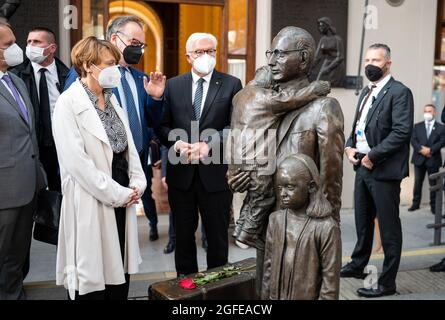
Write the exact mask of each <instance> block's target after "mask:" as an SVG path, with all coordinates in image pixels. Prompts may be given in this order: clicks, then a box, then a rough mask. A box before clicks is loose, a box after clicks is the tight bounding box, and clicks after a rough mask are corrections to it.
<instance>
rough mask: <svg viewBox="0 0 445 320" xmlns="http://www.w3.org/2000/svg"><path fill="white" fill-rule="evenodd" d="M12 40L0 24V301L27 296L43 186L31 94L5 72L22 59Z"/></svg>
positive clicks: (8, 31) (13, 38) (14, 40)
mask: <svg viewBox="0 0 445 320" xmlns="http://www.w3.org/2000/svg"><path fill="white" fill-rule="evenodd" d="M15 42H16V39H15V36H14V33H13V32H12V30H11V27H10V26H9V25H8V24H5V23H2V22H0V150H1V152H0V181H1V188H0V300H13V299H25V298H26V296H25V293H24V291H23V273H22V268H23V265H24V263H25V260H26V256H27V254H28V251H29V247H30V244H31V232H32V221H33V220H32V215H33V213H34V211H35V203H36V201H35V199H36V195H37V193H38V192H39V191H40V190H42V189H43V188H45V186H46V181H45V175H44V171H43V168H42V166H41V164H40V161H39V148H38V145H37V138H36V132H35V126H34V111H33V107H32V103H31V100H30V97H29V94H28V92H27V90H26V86H25V84H24V83H23V81H22V80H21V79H20V78H19V77H17V76H16V75H15V74H13V73H11V72H8V71H7V69H8V67H13V66H16V65H18V64H20V63H21V62H23V51H22V50H21V49H20V48H19V47H18V46H17V44H16V43H15Z"/></svg>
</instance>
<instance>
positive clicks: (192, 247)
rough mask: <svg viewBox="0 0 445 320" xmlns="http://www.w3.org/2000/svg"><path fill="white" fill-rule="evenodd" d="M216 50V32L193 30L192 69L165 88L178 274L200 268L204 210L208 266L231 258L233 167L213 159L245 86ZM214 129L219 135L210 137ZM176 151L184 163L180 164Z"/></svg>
mask: <svg viewBox="0 0 445 320" xmlns="http://www.w3.org/2000/svg"><path fill="white" fill-rule="evenodd" d="M216 48H217V40H216V38H215V37H214V36H213V35H211V34H207V33H195V34H192V35H191V36H190V37H189V39H188V40H187V43H186V56H187V61H188V62H189V63H190V65H191V69H192V70H191V72H188V73H186V74H183V75H180V76H178V77H175V78H173V79H170V80H169V81H168V82H167V86H166V88H165V97H164V117H163V120H162V125H161V127H160V129H159V132H158V136H159V138H160V139H161V141H162V143H163V144H164V145H165V146H168V147H169V148H170V151H169V161H168V164H167V177H166V178H167V184H168V198H169V202H170V207H171V209H172V213H173V225H174V229H175V233H176V250H175V264H176V272H177V273H178V275H184V274H191V273H195V272H198V263H197V258H196V243H195V232H196V229H197V227H198V218H199V216H198V211H199V213H200V214H201V219H202V223H203V225H204V229H205V232H206V235H207V243H208V248H207V267H208V268H209V269H210V268H215V267H219V266H222V265H224V264H226V263H227V260H228V250H229V246H228V227H229V215H230V206H231V203H232V193H231V192H230V190H229V186H228V185H227V179H226V172H227V165H226V164H223V162H222V159H221V157H218V158H219V159H218V160H219V161H208V160H209V159H213V160H215V158H217V157H215V154H218V155H221V156H222V155H223V147H222V146H223V143H222V142H223V130H224V129H227V128H229V126H230V119H231V113H232V99H233V97H234V96H235V94H236V93H237V92H238V91H240V90H241V88H242V85H241V81H240V80H239V79H237V78H235V77H232V76H230V75H227V74H224V73H221V72H218V71H216V70H215V66H216ZM192 128H193V129H194V130H193V129H192ZM209 129H212V130H213V134H211V135H209V136H204V134H205V132H206V131H207V132H208V130H209ZM194 131H196V132H195V134H193V132H194ZM179 132H184V134H183V135H182V136H181V137H180V139H177V140H174V141H172V140H171V139H169V138H173V139H175V138H176V133H179ZM185 133H186V135H185ZM198 133H199V134H198ZM195 135H196V136H195ZM169 136H170V137H169ZM175 154H178V155H181V156H182V157H183V158H182V159H183V160H184V161H181V163H177V164H175V163H174V161H172V160H173V158H174V157H173V156H174V155H175Z"/></svg>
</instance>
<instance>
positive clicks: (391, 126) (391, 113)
mask: <svg viewBox="0 0 445 320" xmlns="http://www.w3.org/2000/svg"><path fill="white" fill-rule="evenodd" d="M368 92H369V87H366V88H365V89H364V90H363V92H362V94H361V96H360V99H359V102H358V105H357V109H356V113H355V118H354V122H353V123H355V122H356V121H357V116H358V110H359V108H360V105H361V103H362V101H363V99H364V97H365V96H366V94H367V93H368ZM413 115H414V101H413V94H412V93H411V90H410V89H409V88H408V87H406V86H405V85H403V84H402V83H401V82H399V81H396V80H395V79H394V78H391V79H390V80H389V82H388V83H387V84H386V85H385V87H383V89H382V90H381V91H380V93H379V95H378V96H377V98H376V100H375V101H374V103H373V105H372V108H371V109H370V110H369V113H368V117H367V120H366V127H365V134H366V139H367V141H368V144H369V147H370V148H371V151H370V152H369V154H368V156H369V159H370V160H371V161H372V163H373V164H374V168H373V170H372V175H373V177H374V179H376V180H382V181H384V180H402V179H403V178H405V177H407V176H408V175H409V168H408V162H409V143H410V139H411V133H412V130H413V121H414V116H413ZM354 134H355V132H353V131H352V132H351V134H350V136H349V139H348V141H347V143H346V147H352V148H355V145H354V142H353V136H354Z"/></svg>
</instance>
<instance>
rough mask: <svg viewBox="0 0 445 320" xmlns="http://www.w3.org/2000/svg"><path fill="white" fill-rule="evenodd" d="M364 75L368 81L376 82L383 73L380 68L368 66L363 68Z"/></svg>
mask: <svg viewBox="0 0 445 320" xmlns="http://www.w3.org/2000/svg"><path fill="white" fill-rule="evenodd" d="M365 74H366V77H367V78H368V79H369V81H371V82H376V81H379V80H380V79H382V78H383V75H384V72H383V69H382V68H379V67H376V66H374V65H372V64H369V65H367V66H366V68H365Z"/></svg>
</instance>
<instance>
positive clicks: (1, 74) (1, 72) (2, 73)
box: [0, 71, 8, 79]
mask: <svg viewBox="0 0 445 320" xmlns="http://www.w3.org/2000/svg"><path fill="white" fill-rule="evenodd" d="M5 74H8V71H6V72H3V71H0V79H1V78H3V76H4V75H5Z"/></svg>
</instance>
